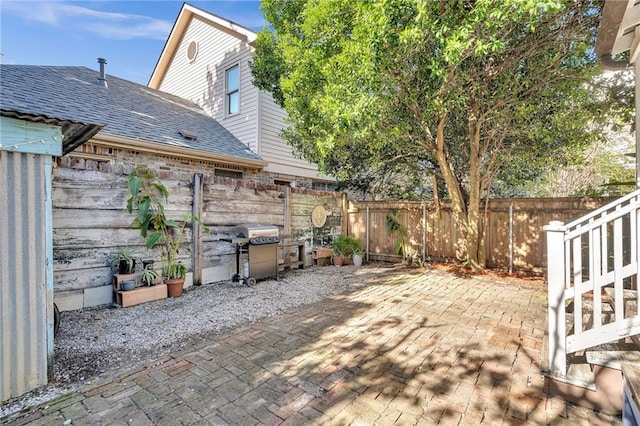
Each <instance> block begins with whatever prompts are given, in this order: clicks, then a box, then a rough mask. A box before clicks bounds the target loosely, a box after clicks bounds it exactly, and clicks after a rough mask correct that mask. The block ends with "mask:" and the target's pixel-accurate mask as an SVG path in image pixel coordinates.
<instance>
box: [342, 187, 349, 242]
mask: <svg viewBox="0 0 640 426" xmlns="http://www.w3.org/2000/svg"><path fill="white" fill-rule="evenodd" d="M342 235H349V200H348V199H347V194H345V193H343V194H342Z"/></svg>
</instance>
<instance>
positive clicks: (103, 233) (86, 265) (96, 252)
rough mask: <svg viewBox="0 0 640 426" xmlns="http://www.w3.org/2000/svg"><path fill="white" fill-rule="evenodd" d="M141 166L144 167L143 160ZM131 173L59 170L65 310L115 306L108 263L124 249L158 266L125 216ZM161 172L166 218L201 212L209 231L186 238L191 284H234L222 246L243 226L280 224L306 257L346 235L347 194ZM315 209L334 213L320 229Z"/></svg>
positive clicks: (112, 168)
mask: <svg viewBox="0 0 640 426" xmlns="http://www.w3.org/2000/svg"><path fill="white" fill-rule="evenodd" d="M139 160H140V162H141V163H143V162H144V160H145V159H144V158H141V159H139ZM149 160H150V162H151V161H153V158H151V159H149ZM130 168H131V166H129V167H128V168H127V167H123V166H122V165H118V164H114V165H110V164H106V165H103V166H102V167H101V168H100V169H93V170H88V169H86V168H83V167H78V168H72V167H57V168H56V169H55V170H54V176H53V228H54V238H53V244H54V265H53V266H54V287H55V288H54V292H55V299H56V303H57V304H58V306H59V307H60V308H61V309H63V310H66V309H78V308H82V307H85V306H94V305H99V304H104V303H110V302H111V300H112V288H111V277H112V270H111V267H110V259H112V258H113V257H114V256H115V255H116V254H117V253H118V251H120V250H121V249H123V248H129V249H133V250H134V252H135V253H136V254H137V255H138V256H139V257H141V258H150V259H155V260H156V261H159V258H158V254H157V250H151V251H147V250H146V249H145V247H144V240H143V238H142V237H141V236H140V234H139V231H138V230H136V229H132V228H131V227H130V224H131V222H132V220H133V219H134V216H133V214H129V213H128V212H127V211H126V200H127V198H128V189H127V171H128V170H129V169H130ZM157 169H159V170H160V178H161V179H162V181H163V183H164V184H165V185H166V186H167V189H168V191H169V194H170V196H169V201H168V203H167V204H166V206H165V208H166V213H167V215H168V216H169V217H171V218H174V219H180V218H181V217H182V215H183V214H185V213H192V212H195V213H196V214H198V215H199V216H200V217H201V219H202V221H203V222H204V224H205V225H207V226H208V227H209V229H210V231H209V232H208V233H204V232H202V233H197V235H199V236H200V237H201V238H200V239H197V238H196V239H195V244H192V235H191V230H188V232H187V235H186V238H185V240H184V250H181V251H180V254H179V258H180V260H181V261H182V262H183V263H184V264H185V265H186V266H187V269H188V270H190V271H194V274H193V277H191V276H189V277H188V283H187V285H188V284H190V282H191V278H193V279H194V280H195V281H196V282H215V281H223V280H228V279H230V276H231V275H232V274H233V272H234V271H235V262H234V261H235V247H234V246H233V245H232V244H231V243H229V242H227V241H224V240H225V239H230V238H232V237H234V236H235V226H236V225H237V224H240V223H254V224H257V223H259V224H268V225H276V226H278V227H279V228H280V232H281V234H282V235H286V236H288V237H289V238H290V239H295V240H297V241H304V242H305V248H306V249H307V250H308V253H310V252H311V247H312V245H313V241H315V240H318V238H319V237H322V236H325V237H329V238H331V237H332V236H334V235H339V234H340V233H342V232H343V228H342V226H343V224H342V217H343V210H344V208H343V198H342V195H341V194H337V193H333V192H322V191H313V190H308V189H301V188H289V187H285V186H279V185H273V184H266V183H260V182H253V181H247V182H245V181H238V180H233V179H228V178H221V177H215V176H213V175H212V174H211V175H209V174H201V173H192V172H189V171H186V170H182V171H180V170H176V169H175V168H172V169H171V170H168V168H166V167H157ZM316 205H322V206H323V207H324V208H325V210H326V211H327V213H328V217H327V222H326V224H325V225H324V226H323V227H322V228H314V227H313V224H312V222H311V211H312V209H313V207H314V206H316ZM194 248H195V250H194Z"/></svg>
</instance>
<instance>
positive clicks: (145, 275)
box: [140, 268, 160, 286]
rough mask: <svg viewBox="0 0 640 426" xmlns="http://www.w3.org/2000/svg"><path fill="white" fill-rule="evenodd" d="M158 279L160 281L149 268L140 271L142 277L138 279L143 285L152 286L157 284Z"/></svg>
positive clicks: (157, 275)
mask: <svg viewBox="0 0 640 426" xmlns="http://www.w3.org/2000/svg"><path fill="white" fill-rule="evenodd" d="M159 279H160V276H159V274H158V273H157V272H156V271H155V270H153V269H151V268H144V269H143V270H142V276H141V277H140V281H142V284H143V285H145V286H154V285H156V284H158V281H159Z"/></svg>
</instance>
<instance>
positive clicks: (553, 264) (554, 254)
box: [543, 221, 567, 376]
mask: <svg viewBox="0 0 640 426" xmlns="http://www.w3.org/2000/svg"><path fill="white" fill-rule="evenodd" d="M543 229H544V231H545V232H546V236H547V286H548V293H547V295H548V301H547V303H548V306H549V307H548V327H549V370H550V372H551V373H552V375H556V376H557V375H560V376H565V375H566V374H567V354H566V348H567V344H566V337H567V326H566V312H565V306H564V304H565V301H564V276H565V269H564V268H565V258H566V256H565V245H564V232H565V227H564V224H563V223H562V222H559V221H552V222H549V224H548V225H546V226H545V227H544V228H543Z"/></svg>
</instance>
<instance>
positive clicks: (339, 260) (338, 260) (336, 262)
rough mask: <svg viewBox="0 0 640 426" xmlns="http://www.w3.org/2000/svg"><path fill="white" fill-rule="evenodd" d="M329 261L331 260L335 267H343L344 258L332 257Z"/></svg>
mask: <svg viewBox="0 0 640 426" xmlns="http://www.w3.org/2000/svg"><path fill="white" fill-rule="evenodd" d="M331 259H332V260H333V264H334V265H336V266H342V265H344V257H342V256H333V257H332V258H331Z"/></svg>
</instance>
